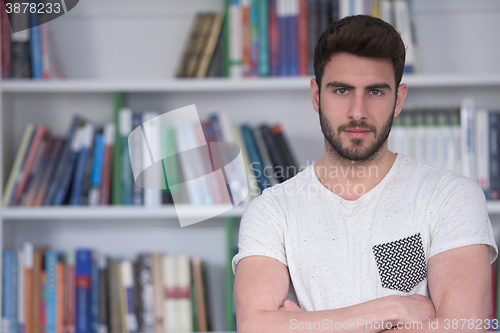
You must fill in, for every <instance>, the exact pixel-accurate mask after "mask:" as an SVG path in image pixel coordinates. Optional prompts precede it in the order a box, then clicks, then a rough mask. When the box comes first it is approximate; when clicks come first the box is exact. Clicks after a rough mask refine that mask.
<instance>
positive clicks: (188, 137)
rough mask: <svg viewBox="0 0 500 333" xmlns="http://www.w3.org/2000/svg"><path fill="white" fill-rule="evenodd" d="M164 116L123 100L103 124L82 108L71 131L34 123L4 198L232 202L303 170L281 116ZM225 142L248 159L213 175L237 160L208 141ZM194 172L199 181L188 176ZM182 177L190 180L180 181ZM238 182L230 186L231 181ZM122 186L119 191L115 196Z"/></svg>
mask: <svg viewBox="0 0 500 333" xmlns="http://www.w3.org/2000/svg"><path fill="white" fill-rule="evenodd" d="M169 114H170V113H166V114H164V115H169ZM161 117H163V115H162V116H159V114H158V113H157V112H145V113H143V114H139V113H133V112H132V110H131V109H129V108H121V109H120V110H119V112H118V122H117V124H118V127H116V125H115V123H112V122H109V123H107V124H105V125H104V126H103V128H101V127H99V126H97V125H95V124H94V123H92V122H89V121H85V119H84V118H82V117H79V116H75V117H74V118H73V120H72V122H71V125H70V127H69V129H68V131H67V135H66V137H65V138H58V137H53V136H52V135H51V132H50V130H49V129H48V128H47V127H46V126H45V125H44V124H38V125H36V126H35V125H33V124H31V123H30V124H28V125H27V126H26V129H25V132H24V135H23V137H22V140H21V143H20V146H19V148H18V150H17V155H16V158H15V160H14V164H13V166H12V169H11V172H10V175H9V178H8V180H7V182H6V185H5V188H4V192H3V197H2V205H3V206H49V205H66V204H68V205H72V206H79V205H90V206H97V205H109V204H120V205H146V206H158V205H161V204H171V203H174V202H175V203H190V204H194V205H198V204H230V203H234V202H235V200H236V199H238V198H239V199H238V200H236V201H237V203H240V202H242V201H243V200H249V199H250V198H252V197H255V196H257V195H258V194H260V192H261V191H263V190H264V189H265V188H267V187H269V186H272V185H274V184H277V183H279V182H282V181H284V180H287V179H289V178H290V177H292V176H293V175H295V173H296V172H297V170H298V166H297V163H296V161H295V158H294V156H293V153H292V151H291V149H290V147H289V145H288V143H287V140H286V138H285V136H284V134H283V130H282V128H281V126H280V125H279V124H276V125H273V126H268V125H266V124H262V125H260V126H257V127H255V126H254V128H252V127H251V126H250V125H248V124H243V125H241V126H233V125H232V124H231V122H230V121H229V119H228V117H227V116H226V115H225V114H223V113H217V114H213V115H211V116H210V117H209V118H208V119H206V120H204V121H202V122H201V123H200V122H198V123H196V122H194V121H184V122H182V121H175V122H174V123H171V124H170V125H169V124H165V123H161V121H158V122H157V121H155V120H161ZM133 129H139V130H141V131H140V133H138V134H139V135H131V133H132V131H133ZM134 131H135V130H134ZM116 132H118V135H117V136H116ZM146 135H147V136H149V137H148V143H147V144H146V142H145V141H144V136H146ZM221 142H222V143H223V142H228V143H233V144H234V146H235V147H239V148H238V150H239V151H241V156H242V160H243V162H244V166H243V167H240V168H238V167H235V168H234V170H232V172H227V175H226V178H227V180H225V179H224V178H222V177H219V179H217V178H214V177H215V173H214V172H215V171H217V170H220V169H222V168H223V167H224V166H225V165H227V164H231V161H232V159H233V158H232V157H228V156H229V155H231V154H230V153H229V152H225V151H222V152H221V151H217V149H219V150H220V149H222V148H221V147H222V146H221V145H218V146H217V145H216V146H215V148H213V147H212V155H209V149H210V146H209V144H213V143H221ZM117 143H120V146H118V144H117ZM194 147H199V149H191V148H194ZM160 155H161V156H162V158H163V160H162V162H161V163H162V164H160V167H161V168H159V169H158V170H159V171H160V177H161V178H158V177H157V178H155V177H153V178H152V179H149V178H147V176H148V174H149V173H148V172H147V171H148V170H146V169H148V167H150V166H151V164H152V161H151V159H150V157H151V156H160ZM234 155H237V154H234ZM167 157H168V158H167ZM222 160H224V161H225V162H222ZM233 164H234V163H233ZM157 165H158V164H157ZM117 167H118V168H117ZM224 169H226V168H224ZM117 170H118V171H117ZM112 173H113V175H112ZM202 176H203V177H202ZM163 177H165V179H164V178H163ZM195 179H198V180H197V183H190V182H189V181H190V180H195ZM165 180H166V181H165ZM183 183H186V184H188V185H187V186H184V187H183V186H179V185H180V184H183ZM235 183H236V185H232V187H231V191H229V193H228V191H227V189H228V185H227V184H235ZM245 188H248V191H246V190H245ZM116 191H119V192H120V195H119V196H118V200H117V201H114V200H113V199H114V197H115V196H116ZM248 193H249V194H250V195H248Z"/></svg>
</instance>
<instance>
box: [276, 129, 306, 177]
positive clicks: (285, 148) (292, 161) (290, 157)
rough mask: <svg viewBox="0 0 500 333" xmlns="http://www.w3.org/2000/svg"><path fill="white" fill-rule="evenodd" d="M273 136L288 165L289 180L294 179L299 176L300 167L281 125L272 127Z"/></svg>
mask: <svg viewBox="0 0 500 333" xmlns="http://www.w3.org/2000/svg"><path fill="white" fill-rule="evenodd" d="M271 134H272V137H273V141H274V142H275V143H276V146H277V148H278V151H279V152H280V153H281V154H282V155H283V159H284V162H285V165H287V167H290V168H287V172H288V178H290V177H293V176H295V175H296V174H297V172H298V169H299V165H298V164H297V160H296V158H295V156H294V154H293V153H292V149H291V146H290V144H289V143H288V140H287V139H286V138H285V135H284V133H283V129H282V127H281V125H279V124H275V125H274V126H272V127H271Z"/></svg>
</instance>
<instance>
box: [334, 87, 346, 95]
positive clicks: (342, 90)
mask: <svg viewBox="0 0 500 333" xmlns="http://www.w3.org/2000/svg"><path fill="white" fill-rule="evenodd" d="M335 92H336V93H337V94H341V95H343V94H345V93H347V89H345V88H339V89H337V90H335Z"/></svg>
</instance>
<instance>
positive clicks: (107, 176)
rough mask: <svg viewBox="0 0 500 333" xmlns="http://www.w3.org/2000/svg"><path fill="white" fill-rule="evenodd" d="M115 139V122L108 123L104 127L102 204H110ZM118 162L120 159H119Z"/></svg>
mask: <svg viewBox="0 0 500 333" xmlns="http://www.w3.org/2000/svg"><path fill="white" fill-rule="evenodd" d="M114 140H115V124H113V123H108V124H106V127H105V128H104V161H103V164H102V177H101V187H100V195H99V204H100V205H109V198H110V190H111V168H112V166H113V145H114ZM117 162H118V161H117Z"/></svg>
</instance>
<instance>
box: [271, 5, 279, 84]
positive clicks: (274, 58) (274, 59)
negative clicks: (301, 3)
mask: <svg viewBox="0 0 500 333" xmlns="http://www.w3.org/2000/svg"><path fill="white" fill-rule="evenodd" d="M277 1H278V0H269V65H270V68H269V70H270V74H271V76H278V75H279V72H280V67H279V60H280V59H279V56H280V53H279V27H278V16H277V13H276V2H277Z"/></svg>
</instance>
